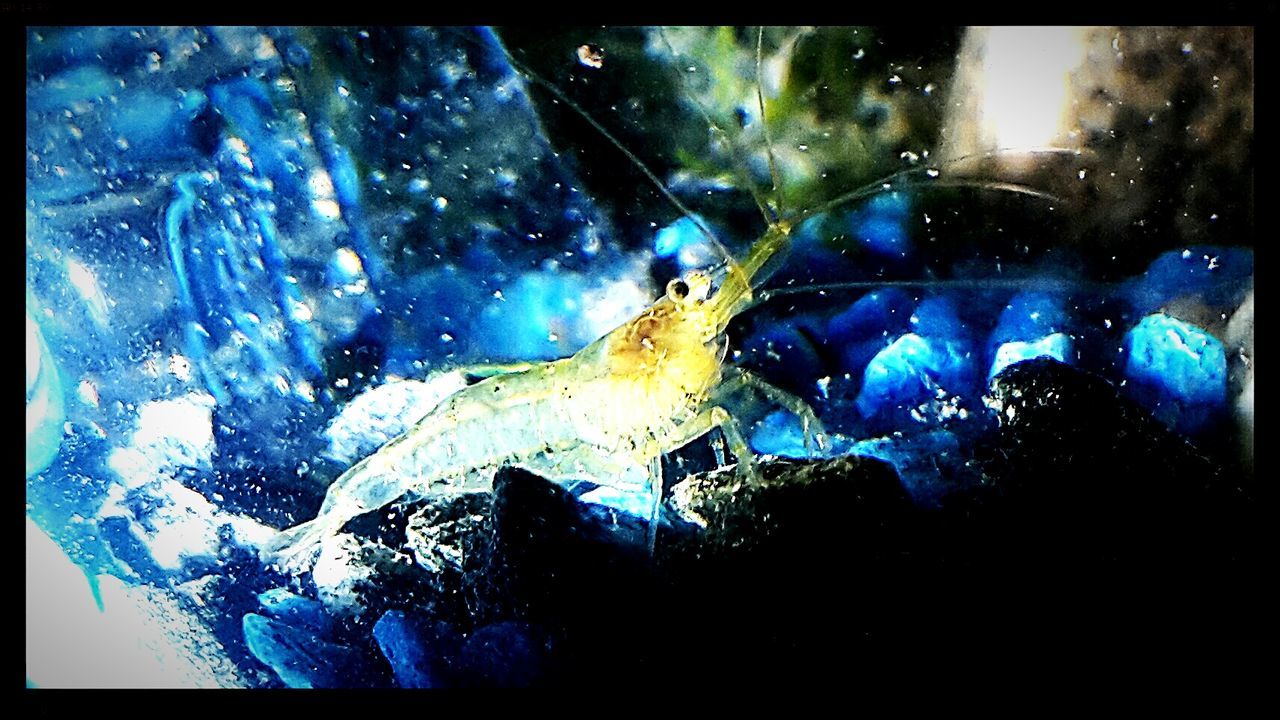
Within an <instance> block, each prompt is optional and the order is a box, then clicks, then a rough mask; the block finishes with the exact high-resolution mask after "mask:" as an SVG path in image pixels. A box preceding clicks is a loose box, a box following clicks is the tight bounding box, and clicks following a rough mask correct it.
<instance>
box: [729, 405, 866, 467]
mask: <svg viewBox="0 0 1280 720" xmlns="http://www.w3.org/2000/svg"><path fill="white" fill-rule="evenodd" d="M748 442H749V444H750V445H751V449H752V450H755V451H756V452H757V453H759V454H761V455H777V456H778V457H787V458H797V459H802V460H803V459H808V458H820V457H834V456H836V455H840V454H843V452H844V450H845V443H844V442H843V441H842V439H841V438H838V437H834V436H831V435H828V436H827V446H826V447H825V448H824V449H822V450H819V449H818V448H817V447H814V448H813V449H812V450H808V449H806V448H805V446H804V426H803V424H802V423H801V422H800V418H798V417H796V416H795V415H794V414H793V413H790V412H787V411H785V410H775V411H774V412H771V413H769V414H768V415H766V416H765V418H764V419H763V420H761V421H760V422H758V423H756V426H755V427H754V428H753V429H752V433H751V437H750V438H749V441H748Z"/></svg>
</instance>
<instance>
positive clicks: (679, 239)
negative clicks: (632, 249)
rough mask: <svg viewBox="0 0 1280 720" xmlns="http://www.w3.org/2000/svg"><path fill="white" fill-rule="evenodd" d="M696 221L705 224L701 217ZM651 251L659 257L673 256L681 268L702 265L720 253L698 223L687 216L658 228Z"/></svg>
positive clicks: (717, 256)
mask: <svg viewBox="0 0 1280 720" xmlns="http://www.w3.org/2000/svg"><path fill="white" fill-rule="evenodd" d="M698 221H699V222H703V224H704V225H705V224H706V223H705V222H704V221H702V219H701V218H699V219H698ZM653 252H654V254H656V255H657V256H658V257H661V258H675V260H676V262H677V264H678V265H679V266H680V268H681V270H687V269H689V268H691V267H702V266H704V265H706V264H708V263H709V262H711V261H714V260H715V259H718V258H719V255H720V253H719V251H718V250H717V249H716V248H714V247H713V246H712V245H711V241H710V240H708V239H707V236H706V235H704V234H703V232H702V230H701V229H700V228H699V227H698V223H697V222H694V220H693V218H689V217H682V218H680V219H679V220H676V221H675V222H673V223H671V224H670V225H668V226H666V227H664V228H662V229H660V230H658V232H657V233H655V234H654V236H653Z"/></svg>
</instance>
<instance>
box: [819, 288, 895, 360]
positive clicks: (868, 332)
mask: <svg viewBox="0 0 1280 720" xmlns="http://www.w3.org/2000/svg"><path fill="white" fill-rule="evenodd" d="M914 306H915V300H914V299H913V298H912V297H911V296H910V295H909V294H907V292H906V291H904V290H901V289H898V288H881V289H879V290H875V291H873V292H869V293H867V294H866V295H863V296H862V297H860V298H858V300H857V301H856V302H854V303H853V305H851V306H850V307H849V309H848V310H845V311H844V312H842V313H840V314H839V315H836V316H835V317H833V318H831V320H830V322H828V323H827V330H826V335H825V337H826V338H827V340H828V341H829V342H832V343H839V344H844V343H849V342H856V341H860V340H866V339H870V338H880V337H884V336H886V335H892V336H896V335H898V334H900V333H902V332H903V331H905V330H906V329H907V328H908V326H909V323H910V318H911V310H912V308H913V307H914ZM857 369H858V370H861V369H862V366H861V365H859V366H858V368H857Z"/></svg>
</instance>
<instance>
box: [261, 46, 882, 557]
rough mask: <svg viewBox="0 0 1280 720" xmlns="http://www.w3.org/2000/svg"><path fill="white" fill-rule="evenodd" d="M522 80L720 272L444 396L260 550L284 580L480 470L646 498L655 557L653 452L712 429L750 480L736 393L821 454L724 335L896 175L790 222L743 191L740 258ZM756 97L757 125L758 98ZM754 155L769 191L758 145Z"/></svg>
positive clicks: (807, 426)
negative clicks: (557, 355)
mask: <svg viewBox="0 0 1280 720" xmlns="http://www.w3.org/2000/svg"><path fill="white" fill-rule="evenodd" d="M508 58H509V59H510V60H511V61H512V63H513V65H515V66H516V67H517V68H521V66H520V64H519V63H518V62H516V61H515V59H514V58H510V56H508ZM757 63H759V46H757ZM521 69H522V70H523V72H525V74H526V75H528V76H529V77H530V79H531V80H533V81H535V82H538V83H539V84H542V85H544V86H546V87H547V88H548V89H549V90H550V91H551V92H552V93H553V94H555V95H557V97H559V98H560V99H561V100H562V101H564V102H566V103H567V104H569V105H570V106H571V107H572V108H573V109H574V110H576V111H578V112H579V113H580V114H582V115H583V117H584V118H585V119H586V120H587V121H588V122H589V123H591V124H592V125H593V126H594V127H596V129H597V130H598V131H599V132H601V133H602V134H603V135H604V136H605V137H606V138H607V139H608V140H609V141H610V142H612V143H613V144H614V145H615V146H617V147H618V148H619V150H621V151H622V152H623V153H624V154H626V155H627V157H628V158H629V159H631V160H632V162H634V163H636V164H638V165H639V166H640V169H641V170H642V171H643V172H644V173H645V174H646V175H647V176H648V177H649V178H650V180H652V181H653V182H654V183H655V184H656V185H657V186H658V188H659V190H660V191H662V192H663V194H665V195H666V196H667V198H668V199H669V200H670V201H671V202H672V203H673V204H675V205H676V206H677V207H678V208H679V209H680V210H681V212H682V213H684V215H685V216H686V217H689V218H691V219H694V222H695V224H697V225H698V227H699V229H700V230H701V231H702V232H703V234H704V235H706V236H707V238H708V239H709V240H710V241H711V243H712V244H713V245H714V246H715V247H717V248H719V249H720V250H721V251H723V254H724V257H725V261H724V263H723V274H722V275H720V276H718V277H716V276H713V274H712V273H711V272H709V271H707V270H692V271H689V272H687V273H685V274H684V275H683V276H682V277H679V278H676V279H673V280H671V281H670V282H669V283H668V284H667V286H666V292H665V294H664V295H663V296H662V297H660V298H658V299H657V300H656V301H655V302H654V303H653V304H652V305H651V306H649V307H648V308H646V309H645V310H644V311H642V312H640V313H639V314H638V315H636V316H635V317H633V318H632V319H630V320H628V321H626V322H624V323H623V324H622V325H620V326H618V327H617V328H615V329H614V330H612V331H610V332H608V333H606V334H605V335H604V336H602V337H600V338H599V339H598V340H596V341H595V342H593V343H591V344H590V345H588V346H587V347H585V348H583V349H582V350H580V351H579V352H577V353H575V354H574V355H572V356H570V357H567V358H563V359H559V360H554V361H551V362H546V363H537V364H525V365H521V366H518V367H515V368H511V369H510V371H501V372H497V374H493V375H492V376H490V377H487V378H486V379H484V380H482V381H480V382H478V383H476V384H474V385H470V386H468V387H466V388H464V389H462V390H460V391H458V392H456V393H455V394H453V395H451V396H450V397H448V398H446V399H445V400H444V401H442V402H441V403H440V404H439V405H437V406H436V407H435V408H434V409H433V410H431V411H430V412H429V413H428V414H427V415H426V416H424V417H423V418H422V419H421V420H419V421H418V422H417V423H416V424H415V425H413V427H411V428H410V429H409V430H408V431H406V432H405V433H404V434H402V435H401V436H399V437H397V438H395V439H394V440H392V441H390V442H389V443H387V444H386V445H384V446H383V447H382V448H380V449H379V450H377V451H376V452H375V453H374V454H372V455H370V456H368V457H366V458H364V459H363V460H361V461H360V462H358V463H356V464H355V465H354V466H352V467H351V468H350V469H349V470H347V471H346V472H345V473H343V474H342V475H341V476H340V477H339V478H338V479H337V480H336V481H334V483H333V484H332V485H331V486H330V487H329V489H328V491H327V493H326V496H325V499H324V502H323V504H322V506H321V508H320V512H319V514H318V516H317V517H316V518H315V519H313V520H310V521H308V522H304V523H302V524H300V525H297V526H295V527H293V528H290V529H287V530H284V531H282V532H281V533H279V534H278V535H277V536H276V538H275V539H274V540H273V541H272V542H271V543H269V545H268V546H267V547H266V548H265V549H264V550H265V553H266V555H267V556H268V557H269V558H270V559H272V560H274V561H275V562H276V563H277V564H278V565H279V566H280V567H282V568H283V569H285V570H287V571H289V572H293V573H298V572H302V571H304V570H306V569H307V568H308V567H309V565H310V563H311V562H312V561H313V560H314V556H315V555H316V553H317V551H318V549H319V545H320V543H321V542H322V541H323V540H324V539H325V538H326V537H329V536H332V535H335V534H337V533H338V532H339V531H340V530H341V529H342V527H343V526H344V525H345V524H346V523H347V522H348V521H349V520H351V519H353V518H355V517H357V516H359V515H362V514H365V513H368V512H372V511H374V510H377V509H379V508H381V507H384V506H386V505H388V504H391V503H393V502H396V501H397V500H399V499H401V498H402V497H405V496H418V497H430V496H438V495H444V494H449V493H463V492H476V491H485V490H489V489H490V486H489V483H490V478H491V473H490V472H486V471H491V470H493V469H495V468H498V467H501V466H511V467H519V468H523V469H526V470H528V471H531V472H533V473H535V474H538V475H540V476H542V477H545V478H547V479H549V480H551V481H553V482H568V481H573V480H590V481H592V482H594V483H596V484H599V485H604V486H609V487H613V488H616V489H619V490H622V491H625V492H647V493H648V497H649V498H650V501H651V505H650V517H649V538H648V539H649V543H650V546H651V547H652V544H653V542H654V539H655V532H656V524H657V523H656V517H657V514H658V509H659V507H660V503H661V499H662V474H661V459H662V456H663V455H664V454H667V453H670V452H673V451H675V450H678V449H680V448H681V447H684V446H685V445H688V444H689V443H690V442H692V441H694V440H696V439H698V438H700V437H702V436H704V435H707V434H708V433H710V432H711V431H713V430H717V429H718V430H719V431H720V433H721V434H722V436H723V438H724V441H725V444H726V445H727V446H728V449H729V450H730V452H731V453H732V454H733V456H734V457H735V458H736V460H737V471H738V472H739V473H740V475H741V476H742V477H743V479H744V481H746V482H753V481H755V480H757V479H758V477H759V475H758V470H757V466H756V460H755V456H754V454H753V452H752V450H751V448H750V446H749V445H748V443H747V441H746V438H745V436H744V434H743V430H742V427H741V425H740V422H739V420H738V419H737V417H736V416H735V414H734V412H733V411H732V410H731V408H733V407H736V406H737V403H738V401H739V400H740V397H741V395H742V394H743V393H746V392H754V393H758V394H759V395H761V396H763V397H764V398H766V399H767V400H769V401H770V402H772V403H774V404H776V405H778V406H780V407H782V408H783V409H785V410H788V411H789V412H791V413H793V414H794V415H796V416H797V417H798V418H799V420H800V422H801V426H802V430H803V435H804V442H805V445H806V447H807V448H809V449H811V450H812V449H813V448H815V447H816V448H818V449H822V448H823V446H824V444H825V442H826V435H825V430H824V428H823V425H822V423H821V421H820V420H819V419H818V417H817V415H816V414H815V413H814V411H813V410H812V408H810V407H809V406H808V405H807V404H806V403H805V402H804V401H803V400H801V399H800V398H799V397H796V396H795V395H792V394H791V393H788V392H786V391H784V390H782V389H780V388H777V387H775V386H773V385H770V384H769V383H767V382H765V381H764V380H762V379H760V378H759V377H757V376H755V375H752V374H751V373H749V372H747V371H745V370H742V369H740V368H737V367H734V366H731V365H727V364H726V357H727V355H728V342H727V340H726V337H725V331H726V329H727V328H728V326H729V324H730V323H731V321H732V320H733V319H734V317H735V316H737V315H739V314H740V313H742V312H743V311H745V310H746V309H748V308H750V307H752V306H753V305H754V304H755V303H756V302H757V301H758V300H759V299H760V298H759V296H758V295H757V293H756V292H755V291H756V289H757V286H758V283H760V282H761V281H762V280H763V279H764V277H765V276H766V275H767V274H768V273H767V272H766V271H765V268H766V266H769V264H770V261H771V260H773V259H774V258H776V257H778V256H779V255H781V254H783V253H785V251H786V250H787V249H788V247H789V245H790V242H791V238H790V236H791V230H792V228H793V227H796V226H797V225H798V224H799V223H800V222H802V221H803V220H805V219H807V218H809V217H812V216H814V215H817V214H819V213H822V212H825V211H826V210H828V209H830V208H832V207H835V206H836V205H838V204H841V203H846V202H850V201H852V200H855V199H858V198H862V197H868V196H870V195H873V194H876V193H879V192H883V191H884V189H885V188H886V187H888V185H889V181H891V180H894V179H896V178H897V177H899V176H900V175H901V173H898V174H895V175H892V176H890V177H888V178H882V179H881V180H877V181H875V182H873V183H871V184H869V185H866V186H864V187H863V188H861V189H859V190H855V191H853V192H849V193H846V194H844V195H841V196H840V197H837V198H835V199H833V200H830V201H828V202H825V203H822V204H821V205H820V206H817V207H812V208H810V209H808V210H807V211H804V212H800V213H797V214H795V215H793V216H791V217H790V218H776V217H774V216H773V214H772V213H771V212H770V211H769V210H768V209H767V208H766V206H765V203H764V202H762V200H761V198H760V197H759V196H758V195H756V193H755V191H754V190H753V191H752V194H753V196H755V199H756V202H757V206H758V207H759V208H760V210H761V213H762V215H764V217H765V220H766V222H767V223H768V227H767V229H766V230H765V232H764V233H763V234H762V235H761V236H760V237H759V239H758V240H756V241H755V242H754V243H753V244H752V246H751V247H750V249H749V250H748V251H747V253H746V254H745V256H744V257H743V258H742V259H740V260H738V259H735V258H734V257H733V256H732V255H731V254H729V253H728V251H727V250H725V249H724V247H723V246H722V245H721V244H720V243H719V242H718V241H717V240H716V239H715V237H714V236H713V235H712V234H711V233H710V231H709V230H707V229H706V228H705V227H704V226H703V225H702V224H701V223H700V222H698V221H697V220H696V218H695V216H694V215H693V213H691V212H690V211H688V209H687V208H685V207H684V206H683V204H681V203H680V201H679V200H678V199H677V198H675V197H674V195H672V194H671V193H670V192H669V191H668V190H667V189H666V188H665V186H663V185H662V183H661V182H660V181H658V180H657V179H656V178H655V177H654V176H653V175H652V173H650V172H649V171H648V170H647V169H646V168H645V167H644V166H643V163H641V162H640V161H639V160H638V159H636V158H635V156H634V155H632V154H631V153H630V152H629V151H628V150H627V149H626V148H625V147H623V146H622V144H621V143H620V142H619V141H617V140H616V139H615V138H614V137H613V136H612V135H610V134H609V132H608V131H607V130H606V129H605V128H603V127H601V126H600V125H599V124H598V123H596V122H595V121H594V120H593V119H592V118H591V117H590V116H589V115H588V114H586V113H585V111H582V110H581V109H580V108H578V107H577V106H576V105H575V104H574V103H573V102H572V101H571V100H570V99H569V98H567V97H565V96H564V95H563V94H562V93H560V92H559V91H558V90H557V89H556V88H555V87H554V86H551V85H549V84H547V83H546V82H545V81H543V80H541V78H539V77H538V76H537V75H535V74H532V73H531V71H528V70H527V69H523V68H521ZM757 99H758V102H759V103H760V113H761V117H763V116H764V107H763V105H764V99H763V96H762V94H760V93H759V92H757ZM705 114H706V113H705V112H704V115H705ZM708 121H710V119H709V118H708ZM712 127H713V129H714V130H717V131H718V128H716V127H715V125H714V124H712ZM765 132H766V134H767V132H768V130H767V127H766V129H765ZM765 146H766V149H767V150H768V152H770V166H771V174H772V175H773V176H774V181H775V182H774V185H775V187H777V185H778V182H777V170H776V169H775V168H773V167H772V166H773V159H772V155H771V153H772V150H771V149H770V148H769V141H768V139H767V138H766V142H765ZM491 372H492V371H491Z"/></svg>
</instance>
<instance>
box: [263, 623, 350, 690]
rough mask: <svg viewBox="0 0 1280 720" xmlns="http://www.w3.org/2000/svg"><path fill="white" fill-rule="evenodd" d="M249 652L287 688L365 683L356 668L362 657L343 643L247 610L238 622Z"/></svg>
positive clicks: (333, 686)
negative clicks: (248, 612) (322, 637)
mask: <svg viewBox="0 0 1280 720" xmlns="http://www.w3.org/2000/svg"><path fill="white" fill-rule="evenodd" d="M242 625H243V628H244V641H245V645H247V646H248V648H249V652H251V653H253V656H254V657H256V658H257V659H258V660H259V661H261V662H262V663H263V664H264V665H266V666H267V667H269V668H271V669H272V670H274V671H275V673H276V675H278V676H280V680H281V681H282V682H283V683H284V684H285V685H286V686H287V687H291V688H340V687H358V686H361V685H365V684H368V681H367V680H366V679H365V678H364V677H363V673H361V672H360V671H359V668H360V667H361V665H362V663H363V658H361V657H360V656H359V653H357V652H355V651H354V650H352V649H351V648H349V647H346V646H345V645H338V644H336V643H332V642H329V641H327V640H322V639H321V638H320V637H319V636H318V633H316V631H315V630H313V629H310V628H297V627H293V626H291V625H289V624H287V623H284V622H281V621H279V620H272V619H270V618H267V617H264V616H262V615H255V614H253V613H250V614H248V615H245V616H244V620H243V621H242Z"/></svg>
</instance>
